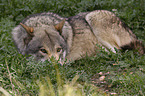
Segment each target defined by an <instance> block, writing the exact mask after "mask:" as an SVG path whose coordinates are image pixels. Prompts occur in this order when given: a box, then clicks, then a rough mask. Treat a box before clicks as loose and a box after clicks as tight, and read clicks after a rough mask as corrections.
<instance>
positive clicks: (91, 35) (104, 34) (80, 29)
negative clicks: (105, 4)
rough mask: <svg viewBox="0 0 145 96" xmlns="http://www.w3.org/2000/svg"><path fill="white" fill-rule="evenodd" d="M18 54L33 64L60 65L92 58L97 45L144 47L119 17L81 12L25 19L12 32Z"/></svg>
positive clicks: (105, 11)
mask: <svg viewBox="0 0 145 96" xmlns="http://www.w3.org/2000/svg"><path fill="white" fill-rule="evenodd" d="M12 37H13V40H14V43H15V45H16V47H17V49H18V51H19V52H20V53H21V54H23V55H27V54H31V55H33V56H34V57H35V59H36V60H42V61H45V60H49V59H50V58H51V57H52V56H53V57H55V58H56V60H59V62H60V63H61V64H63V63H64V61H65V60H66V61H67V62H69V61H71V62H73V61H75V60H78V59H81V58H83V57H85V56H86V54H87V56H95V54H97V53H96V50H98V49H99V48H100V47H98V46H96V44H97V45H100V46H102V47H103V48H105V50H106V51H108V50H111V51H112V52H114V53H116V51H115V49H114V48H116V49H118V50H120V49H122V50H127V49H128V50H132V49H133V50H138V52H139V53H140V54H144V53H145V48H144V45H143V44H142V42H141V41H139V40H138V39H137V37H136V36H135V34H133V32H132V31H131V30H130V29H129V27H127V26H126V25H125V24H124V23H123V22H122V21H121V20H120V18H119V17H117V16H116V15H115V14H114V13H112V12H110V11H107V10H95V11H91V12H82V13H79V14H77V15H76V16H72V17H68V18H65V17H61V16H59V15H57V14H55V13H52V12H44V13H38V14H33V15H30V16H28V17H26V18H25V19H24V20H22V22H20V24H19V25H17V26H16V27H15V28H14V29H13V30H12Z"/></svg>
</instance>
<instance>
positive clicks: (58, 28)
mask: <svg viewBox="0 0 145 96" xmlns="http://www.w3.org/2000/svg"><path fill="white" fill-rule="evenodd" d="M64 23H65V19H63V20H62V21H61V22H60V23H58V24H56V25H55V26H54V27H55V29H56V30H57V31H59V33H60V35H61V33H62V28H63V26H64Z"/></svg>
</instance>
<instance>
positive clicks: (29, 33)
mask: <svg viewBox="0 0 145 96" xmlns="http://www.w3.org/2000/svg"><path fill="white" fill-rule="evenodd" d="M20 25H21V26H22V27H23V28H24V29H25V30H26V32H27V34H28V37H25V38H24V39H23V40H24V44H25V45H28V43H29V42H30V41H31V40H32V38H33V36H34V33H33V30H34V29H33V27H28V26H26V25H24V24H22V23H20Z"/></svg>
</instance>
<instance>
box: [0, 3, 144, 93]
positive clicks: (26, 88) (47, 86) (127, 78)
mask: <svg viewBox="0 0 145 96" xmlns="http://www.w3.org/2000/svg"><path fill="white" fill-rule="evenodd" d="M144 4H145V1H144V0H1V1H0V95H2V96H3V95H4V94H6V95H9V94H11V95H24V96H30V95H32V96H35V95H36V96H37V95H42V96H47V95H48V96H49V95H52V96H55V95H59V96H69V95H70V96H97V95H98V96H101V95H103V96H104V95H124V96H126V95H129V96H132V95H134V96H144V94H145V83H144V82H145V55H142V56H140V55H139V54H138V53H137V52H134V51H125V52H124V53H122V52H120V51H118V52H117V53H116V54H114V53H112V52H105V51H104V50H103V49H102V50H96V51H97V52H98V53H97V55H96V56H95V57H86V58H84V59H81V60H78V61H75V62H74V63H70V64H66V65H63V66H60V65H58V64H57V62H56V61H55V60H54V59H53V58H51V59H52V60H51V61H53V62H48V61H45V62H43V63H42V62H36V61H34V60H33V58H30V59H26V58H25V56H23V55H21V54H19V53H18V52H17V50H16V48H15V46H14V43H13V40H12V37H11V30H12V29H13V28H14V27H15V26H16V25H17V24H19V22H20V21H21V20H22V19H24V18H25V17H26V16H28V15H30V14H34V13H40V12H47V11H51V12H54V13H57V14H59V15H61V16H64V17H69V16H73V15H76V14H78V13H79V12H86V11H92V10H100V9H103V10H109V11H112V12H114V13H115V14H116V15H117V16H118V17H120V18H121V20H122V21H123V22H125V23H126V24H127V25H128V26H129V27H130V28H131V29H132V30H133V32H134V33H135V34H136V35H137V37H138V38H139V39H140V40H141V41H143V43H144V45H145V31H144V30H145V27H144V25H145V17H144V16H145V11H144V9H145V6H144ZM134 53H135V54H134ZM68 94H69V95H68ZM76 94H77V95H76Z"/></svg>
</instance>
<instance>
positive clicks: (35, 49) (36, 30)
mask: <svg viewBox="0 0 145 96" xmlns="http://www.w3.org/2000/svg"><path fill="white" fill-rule="evenodd" d="M64 23H65V20H63V21H61V22H60V23H58V24H56V25H49V26H41V27H30V26H27V25H25V24H22V23H20V25H21V26H22V27H23V30H24V31H25V33H26V34H27V35H25V36H23V38H22V39H23V40H22V42H21V43H23V45H24V48H23V51H20V53H22V54H23V55H25V54H32V55H34V56H35V58H36V59H37V60H39V59H41V60H42V61H44V60H46V59H48V60H49V59H50V58H51V57H52V56H53V57H55V58H56V60H60V63H63V60H65V57H66V54H67V52H68V48H67V40H66V39H65V38H64V36H63V35H62V28H63V26H64ZM21 35H22V34H21ZM21 35H20V36H21ZM15 41H16V40H15Z"/></svg>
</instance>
